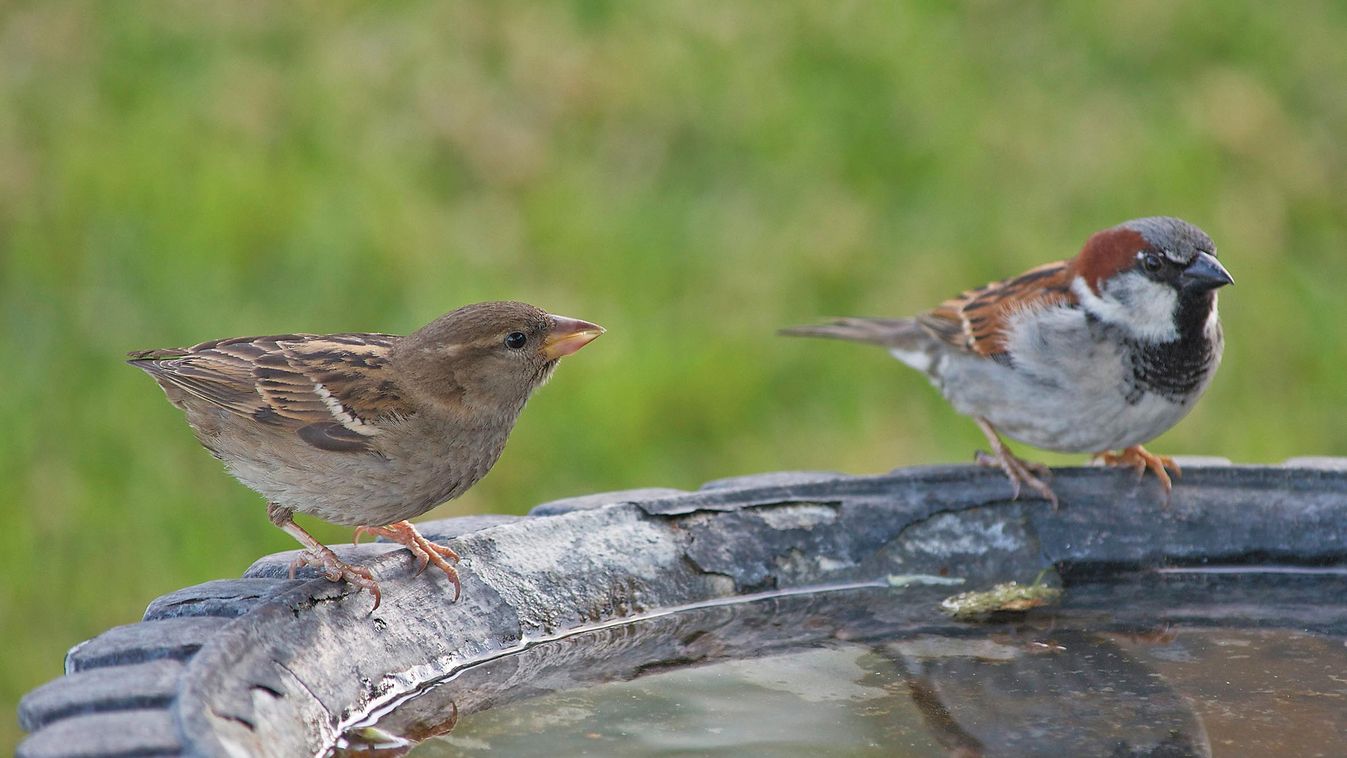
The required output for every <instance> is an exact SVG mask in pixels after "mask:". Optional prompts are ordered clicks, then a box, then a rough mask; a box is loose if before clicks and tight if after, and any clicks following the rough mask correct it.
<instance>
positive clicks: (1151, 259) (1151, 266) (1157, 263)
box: [1141, 253, 1165, 274]
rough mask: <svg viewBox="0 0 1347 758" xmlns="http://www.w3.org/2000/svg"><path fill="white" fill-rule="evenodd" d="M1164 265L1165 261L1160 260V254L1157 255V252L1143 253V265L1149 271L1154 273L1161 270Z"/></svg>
mask: <svg viewBox="0 0 1347 758" xmlns="http://www.w3.org/2000/svg"><path fill="white" fill-rule="evenodd" d="M1164 265H1165V263H1164V261H1162V260H1160V256H1158V255H1156V254H1155V253H1142V254H1141V267H1142V268H1144V269H1146V272H1147V273H1150V274H1154V273H1155V272H1157V271H1159V270H1160V269H1161V267H1163V266H1164Z"/></svg>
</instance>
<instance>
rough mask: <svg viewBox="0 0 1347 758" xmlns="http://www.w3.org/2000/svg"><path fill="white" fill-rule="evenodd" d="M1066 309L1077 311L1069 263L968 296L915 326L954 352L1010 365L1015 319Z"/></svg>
mask: <svg viewBox="0 0 1347 758" xmlns="http://www.w3.org/2000/svg"><path fill="white" fill-rule="evenodd" d="M1063 305H1064V306H1075V305H1076V296H1075V295H1074V294H1073V293H1072V292H1071V272H1070V270H1069V264H1068V263H1067V262H1066V261H1061V262H1058V263H1049V264H1047V265H1044V266H1039V267H1038V268H1034V269H1030V270H1029V271H1026V272H1024V273H1023V274H1020V275H1019V276H1017V277H1014V278H1012V279H1006V280H1003V281H999V282H993V283H991V284H988V285H987V286H985V287H982V288H979V289H975V290H969V291H967V292H964V293H962V294H960V295H959V296H958V297H954V298H951V299H949V300H946V301H945V302H943V303H941V304H940V305H938V306H936V307H935V308H932V309H931V310H929V311H927V312H925V313H923V314H921V315H919V316H917V318H916V322H917V323H918V324H920V325H921V326H922V327H923V328H925V329H926V331H927V332H929V333H930V334H931V336H933V337H935V338H936V339H938V340H940V341H941V342H944V343H945V344H947V345H949V346H951V347H954V348H956V349H958V350H962V351H964V352H968V353H972V354H974V355H978V356H981V357H983V358H991V359H993V360H997V361H1001V362H1008V361H1009V357H1008V355H1007V354H1006V348H1007V341H1008V337H1009V330H1010V327H1011V321H1012V319H1013V318H1014V317H1015V316H1017V315H1019V314H1021V313H1025V312H1028V311H1036V310H1040V309H1042V308H1050V307H1054V306H1063Z"/></svg>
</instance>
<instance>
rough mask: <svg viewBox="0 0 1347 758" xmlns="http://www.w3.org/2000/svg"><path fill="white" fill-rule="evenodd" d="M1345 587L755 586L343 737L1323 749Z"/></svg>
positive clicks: (468, 747) (1161, 578)
mask: <svg viewBox="0 0 1347 758" xmlns="http://www.w3.org/2000/svg"><path fill="white" fill-rule="evenodd" d="M1345 590H1347V576H1344V575H1343V573H1342V572H1340V571H1338V570H1301V569H1291V570H1277V571H1268V570H1264V569H1249V568H1247V567H1245V568H1240V569H1235V570H1230V571H1224V572H1223V571H1219V570H1211V569H1199V570H1192V571H1189V570H1175V571H1169V572H1163V573H1158V572H1150V573H1145V574H1129V575H1126V576H1121V577H1119V576H1113V577H1107V578H1096V579H1094V580H1082V581H1078V582H1071V581H1069V582H1068V586H1067V590H1066V594H1065V596H1064V599H1063V603H1062V605H1061V606H1060V607H1056V608H1040V609H1037V610H1035V611H1033V612H1031V613H1030V614H1029V615H1028V616H1027V617H1017V618H1014V619H1010V620H999V621H996V622H994V623H983V624H962V623H954V622H950V621H948V620H947V619H944V618H942V617H939V616H929V615H928V616H926V617H924V618H923V617H916V616H914V615H913V613H912V609H913V606H914V604H915V605H922V604H927V603H929V601H930V599H931V596H933V595H939V594H949V593H950V590H949V589H948V588H943V589H941V588H930V587H927V588H923V589H922V590H920V591H919V592H917V593H915V595H916V596H914V593H913V592H909V591H905V590H895V589H892V588H887V587H874V586H865V587H851V588H841V589H837V588H834V589H832V590H828V591H816V592H809V593H803V594H785V595H775V596H759V597H757V598H754V599H750V600H747V601H746V602H737V603H716V604H711V605H705V606H700V607H690V608H687V609H683V610H679V611H677V612H673V613H666V614H661V615H654V616H651V617H645V618H639V619H635V620H630V621H626V622H622V623H615V624H610V625H606V626H603V627H601V628H595V629H592V630H588V631H584V632H581V633H578V634H571V635H567V636H564V637H560V638H557V639H550V640H545V641H539V642H536V643H534V644H529V645H526V646H524V647H523V649H521V650H519V651H518V652H514V653H511V654H508V655H503V656H501V657H498V658H495V659H493V660H490V661H487V662H485V663H481V664H478V665H475V666H472V667H468V668H465V669H462V670H460V671H459V672H457V673H456V674H454V675H452V676H451V677H449V678H447V679H445V680H442V681H440V682H438V683H436V684H434V685H433V686H430V687H427V688H426V689H425V690H424V691H423V692H421V693H420V694H419V695H418V696H416V697H414V698H411V699H409V700H407V701H405V702H403V703H401V704H400V705H399V706H398V707H397V708H396V709H393V710H391V711H390V712H388V713H386V714H382V715H381V717H380V718H379V720H378V722H377V724H375V728H374V729H370V728H368V727H365V728H356V729H353V730H352V731H351V732H350V733H348V736H347V741H346V746H347V749H348V750H352V751H353V750H358V749H369V748H372V747H381V748H382V750H383V751H386V752H385V754H396V753H403V752H406V751H407V750H409V749H410V750H411V751H412V752H411V754H412V755H416V756H449V755H454V756H460V755H469V756H471V755H511V756H515V755H520V756H523V755H549V756H551V755H623V756H643V755H652V756H653V755H774V756H775V755H782V756H791V755H800V756H805V755H808V756H830V755H837V756H850V755H876V756H878V755H884V756H892V755H912V756H928V755H929V756H948V755H951V754H961V755H1029V754H1053V753H1056V754H1060V755H1151V754H1155V755H1173V756H1182V755H1229V756H1262V755H1267V756H1273V755H1276V756H1283V755H1298V756H1313V755H1324V756H1336V755H1343V754H1347V605H1344V600H1343V599H1344V598H1347V591H1345ZM379 743H381V744H379ZM417 743H419V744H417ZM413 746H414V747H413Z"/></svg>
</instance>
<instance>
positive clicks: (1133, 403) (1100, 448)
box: [782, 216, 1234, 508]
mask: <svg viewBox="0 0 1347 758" xmlns="http://www.w3.org/2000/svg"><path fill="white" fill-rule="evenodd" d="M1233 283H1234V280H1233V279H1231V277H1230V274H1229V273H1228V272H1227V271H1226V270H1225V268H1224V267H1222V266H1221V264H1220V263H1219V262H1218V261H1217V260H1216V246H1215V244H1213V243H1212V241H1211V238H1210V237H1208V236H1207V235H1206V234H1205V233H1204V232H1203V231H1202V230H1201V229H1198V228H1197V227H1196V226H1193V225H1192V224H1190V223H1188V222H1186V221H1182V220H1180V219H1177V218H1170V217H1167V216H1158V217H1153V218H1140V219H1135V220H1133V221H1128V222H1126V223H1124V224H1121V225H1119V226H1115V227H1113V228H1112V229H1105V230H1104V231H1101V232H1098V233H1096V234H1094V235H1093V236H1091V237H1090V238H1089V239H1088V240H1087V241H1086V242H1085V247H1084V248H1083V249H1082V250H1081V251H1080V253H1079V254H1078V255H1077V256H1076V257H1075V258H1072V259H1070V260H1066V261H1060V262H1058V263H1049V264H1047V265H1046V266H1040V267H1038V268H1035V269H1031V270H1029V271H1027V272H1025V273H1023V274H1021V275H1019V276H1017V277H1015V278H1013V279H1007V280H1005V281H1001V282H995V283H993V284H989V285H987V286H985V287H983V288H981V289H976V290H970V291H968V292H965V293H963V294H962V295H959V296H958V297H956V298H954V299H952V300H947V301H945V302H944V303H942V304H940V305H939V306H937V307H936V308H935V309H933V310H930V311H927V312H926V313H923V314H921V315H919V316H917V317H915V318H908V319H869V318H847V319H839V320H837V321H834V322H833V323H830V324H824V325H821V326H803V327H795V328H792V329H785V330H783V331H782V333H783V334H788V335H798V336H807V337H830V338H834V339H843V340H852V341H856V342H867V343H870V344H875V345H879V346H881V347H885V348H888V350H889V352H890V353H892V354H893V356H894V357H896V358H897V359H898V360H900V361H902V362H903V363H906V364H907V365H909V366H911V367H913V368H915V369H917V370H919V371H923V372H925V373H926V375H927V377H929V378H930V380H931V382H932V383H933V384H934V385H935V386H936V387H938V388H939V389H940V391H941V393H942V394H944V396H945V399H947V400H948V401H949V402H950V403H951V404H952V405H953V406H954V409H955V410H957V411H958V412H960V413H963V414H965V415H968V416H972V417H973V419H974V420H975V421H977V424H978V427H979V428H981V429H982V433H983V434H984V435H986V437H987V441H988V443H990V444H991V446H992V450H993V452H994V455H993V456H986V455H984V454H982V453H979V455H978V461H979V462H980V463H983V464H984V465H993V464H994V465H996V466H999V467H1000V468H1001V469H1002V470H1003V471H1005V473H1006V475H1007V476H1008V477H1010V481H1011V483H1012V485H1014V487H1015V495H1016V497H1018V496H1019V491H1020V484H1021V483H1022V482H1023V483H1025V484H1028V485H1029V486H1030V487H1032V488H1033V489H1034V490H1035V491H1036V492H1038V493H1039V494H1040V495H1042V496H1043V497H1044V498H1047V499H1048V500H1049V501H1050V502H1051V503H1052V505H1053V507H1054V508H1056V507H1057V496H1056V495H1055V494H1053V492H1052V489H1051V488H1049V487H1048V485H1046V484H1044V483H1043V481H1042V480H1041V479H1040V478H1039V476H1046V475H1047V473H1048V471H1047V468H1046V467H1044V466H1041V465H1038V464H1032V463H1027V462H1025V461H1022V460H1020V459H1019V458H1017V457H1016V456H1014V455H1013V454H1011V452H1010V450H1009V449H1007V448H1006V446H1005V443H1003V442H1002V441H1001V439H1000V437H999V435H998V432H1000V433H1002V434H1005V435H1007V436H1009V437H1011V438H1013V439H1016V440H1020V441H1022V442H1027V443H1029V444H1030V445H1034V446H1035V447H1040V448H1044V449H1047V450H1056V451H1060V452H1090V453H1094V454H1095V457H1096V458H1102V459H1103V460H1104V462H1105V463H1107V464H1110V465H1127V466H1133V467H1135V468H1136V470H1137V472H1138V474H1141V473H1144V472H1145V470H1146V469H1148V468H1149V469H1150V470H1151V471H1154V472H1155V474H1156V476H1157V477H1158V478H1159V480H1160V484H1161V485H1162V486H1163V487H1164V490H1165V493H1166V498H1167V497H1168V494H1169V491H1170V488H1171V482H1170V478H1169V474H1168V473H1167V472H1166V471H1165V469H1166V468H1169V469H1172V470H1173V471H1174V473H1175V475H1177V474H1178V473H1179V468H1178V466H1177V465H1175V463H1174V461H1173V460H1172V459H1170V458H1168V457H1165V456H1158V455H1154V454H1152V453H1149V452H1147V451H1146V450H1145V448H1143V447H1142V446H1141V443H1143V442H1147V441H1149V440H1151V439H1154V438H1155V437H1157V436H1159V435H1160V433H1161V432H1164V431H1165V430H1166V429H1169V428H1170V427H1171V426H1173V425H1174V424H1176V423H1178V421H1179V419H1181V418H1183V417H1184V415H1185V414H1187V413H1188V411H1190V410H1192V407H1193V404H1194V403H1196V402H1197V399H1198V398H1199V397H1201V396H1202V392H1203V391H1204V390H1206V388H1207V385H1208V384H1209V383H1210V382H1211V378H1212V375H1213V374H1215V372H1216V367H1217V366H1218V365H1219V364H1220V362H1221V349H1222V346H1223V344H1224V342H1223V339H1222V336H1221V324H1220V321H1219V319H1218V317H1217V312H1216V290H1217V289H1219V288H1220V287H1223V286H1225V285H1227V284H1233ZM1113 450H1121V452H1119V453H1113V452H1110V451H1113Z"/></svg>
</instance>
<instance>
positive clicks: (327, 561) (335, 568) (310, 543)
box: [267, 503, 383, 613]
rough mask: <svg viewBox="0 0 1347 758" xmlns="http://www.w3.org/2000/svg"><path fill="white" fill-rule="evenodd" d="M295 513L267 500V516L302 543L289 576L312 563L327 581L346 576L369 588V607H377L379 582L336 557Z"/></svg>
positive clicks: (363, 587)
mask: <svg viewBox="0 0 1347 758" xmlns="http://www.w3.org/2000/svg"><path fill="white" fill-rule="evenodd" d="M294 514H295V512H294V511H292V510H290V509H289V508H285V507H283V506H280V505H277V504H275V503H268V504H267V517H268V518H270V519H271V523H273V524H275V525H276V526H279V527H280V528H282V529H284V530H285V531H286V532H288V533H289V534H290V536H291V537H294V538H295V539H297V540H299V543H300V544H301V545H303V546H304V550H302V551H300V553H299V557H298V558H295V560H294V561H293V562H292V563H291V564H290V578H291V579H294V578H295V571H296V570H297V569H299V568H300V567H301V566H314V567H316V568H319V569H322V571H323V575H324V576H326V577H327V578H328V580H329V581H333V582H340V581H341V580H343V579H345V580H346V581H347V582H349V583H350V584H351V585H352V586H354V587H357V588H359V589H362V590H369V591H370V594H371V595H374V608H371V609H370V612H371V613H372V612H374V611H375V610H376V609H378V607H379V601H380V600H382V599H383V593H381V592H379V584H378V582H375V581H374V574H373V573H371V572H370V570H369V569H367V568H365V567H363V566H352V565H351V564H349V563H346V562H345V561H343V560H342V559H340V558H338V557H337V554H336V553H334V552H332V550H330V549H329V548H328V547H327V546H326V545H324V544H323V543H321V542H319V541H318V540H316V539H314V538H313V535H311V534H309V533H308V532H306V531H304V529H303V528H301V527H300V525H299V524H296V523H295V519H294Z"/></svg>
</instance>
